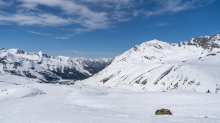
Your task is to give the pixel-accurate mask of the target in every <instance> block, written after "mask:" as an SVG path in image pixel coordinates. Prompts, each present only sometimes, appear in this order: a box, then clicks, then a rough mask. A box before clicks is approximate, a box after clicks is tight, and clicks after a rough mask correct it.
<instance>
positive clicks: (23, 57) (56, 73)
mask: <svg viewBox="0 0 220 123" xmlns="http://www.w3.org/2000/svg"><path fill="white" fill-rule="evenodd" d="M0 59H1V60H0V69H1V71H2V72H3V73H4V72H6V73H10V74H13V75H19V76H24V77H29V78H38V79H40V80H41V81H44V82H49V81H54V80H58V79H60V78H62V79H76V80H79V79H85V78H87V77H89V76H91V75H92V74H94V73H95V72H97V70H99V69H100V67H103V66H104V65H105V64H107V62H108V60H106V61H104V60H102V59H100V60H99V59H97V60H96V61H95V62H96V63H97V64H98V65H99V63H100V66H98V67H96V66H94V67H90V66H89V65H90V64H89V63H90V62H89V61H88V60H86V59H85V58H84V59H82V58H81V60H83V61H84V62H86V61H87V62H86V64H85V63H84V62H80V61H77V60H74V59H73V58H69V57H65V56H49V55H47V54H44V53H42V52H41V51H40V52H36V53H28V52H24V51H23V50H20V49H8V50H7V49H5V48H3V49H1V50H0ZM92 62H94V61H91V63H92ZM94 71H95V72H94Z"/></svg>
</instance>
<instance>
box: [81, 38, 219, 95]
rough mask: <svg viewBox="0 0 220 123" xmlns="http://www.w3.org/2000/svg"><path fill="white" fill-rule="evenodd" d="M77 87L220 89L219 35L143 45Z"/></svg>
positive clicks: (128, 52)
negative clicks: (175, 42)
mask: <svg viewBox="0 0 220 123" xmlns="http://www.w3.org/2000/svg"><path fill="white" fill-rule="evenodd" d="M77 84H84V85H93V86H107V87H114V88H125V89H131V90H136V91H165V90H172V89H183V90H191V91H200V92H211V93H217V92H218V91H219V90H220V34H217V35H214V36H211V37H208V36H205V37H196V38H193V39H191V40H190V41H189V42H186V41H184V42H180V43H179V44H173V43H167V42H162V41H158V40H152V41H148V42H144V43H142V44H141V45H138V46H135V47H133V48H132V49H130V50H128V51H126V52H125V53H123V54H122V55H120V56H117V57H116V58H115V59H114V60H113V61H112V62H111V63H110V64H109V65H108V66H106V68H104V69H103V70H102V71H100V72H98V73H97V74H95V75H94V76H92V77H90V78H88V79H86V80H84V81H78V82H77Z"/></svg>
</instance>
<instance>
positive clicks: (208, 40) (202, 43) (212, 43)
mask: <svg viewBox="0 0 220 123" xmlns="http://www.w3.org/2000/svg"><path fill="white" fill-rule="evenodd" d="M182 45H195V46H199V47H202V48H204V49H209V50H212V49H213V48H220V34H216V35H213V36H211V37H209V36H205V37H196V38H192V39H191V40H190V41H189V42H186V41H184V42H180V43H179V46H182Z"/></svg>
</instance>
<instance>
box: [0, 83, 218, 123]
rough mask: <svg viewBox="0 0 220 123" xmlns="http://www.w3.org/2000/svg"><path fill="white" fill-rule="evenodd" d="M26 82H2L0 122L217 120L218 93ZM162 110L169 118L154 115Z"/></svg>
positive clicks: (168, 122)
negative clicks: (168, 113) (168, 112)
mask: <svg viewBox="0 0 220 123" xmlns="http://www.w3.org/2000/svg"><path fill="white" fill-rule="evenodd" d="M20 81H21V82H22V81H23V80H20ZM27 83H29V84H27ZM27 83H20V84H21V85H15V84H11V83H8V82H0V90H1V91H0V109H1V111H0V123H161V122H163V123H219V121H220V115H219V114H220V109H219V108H218V107H220V103H219V102H220V94H207V93H199V92H189V91H183V90H172V91H167V92H165V93H164V92H148V93H140V92H134V91H129V90H123V89H112V88H104V87H103V88H102V87H92V86H76V85H71V86H66V85H55V84H40V83H32V82H27ZM161 108H167V109H170V110H171V112H172V114H173V115H171V116H166V115H165V116H157V115H155V112H156V110H157V109H161ZM205 116H207V117H208V118H205Z"/></svg>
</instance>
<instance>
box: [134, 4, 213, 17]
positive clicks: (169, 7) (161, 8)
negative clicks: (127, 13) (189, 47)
mask: <svg viewBox="0 0 220 123" xmlns="http://www.w3.org/2000/svg"><path fill="white" fill-rule="evenodd" d="M211 1H212V2H214V1H216V0H210V1H209V0H188V1H186V0H149V1H148V3H156V7H155V9H154V10H146V9H145V10H141V11H137V12H136V13H134V16H137V15H138V14H140V13H141V14H144V15H145V16H146V17H150V16H153V15H161V14H165V13H176V12H179V11H183V10H188V9H194V8H196V7H201V6H202V5H207V4H210V3H212V2H211Z"/></svg>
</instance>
